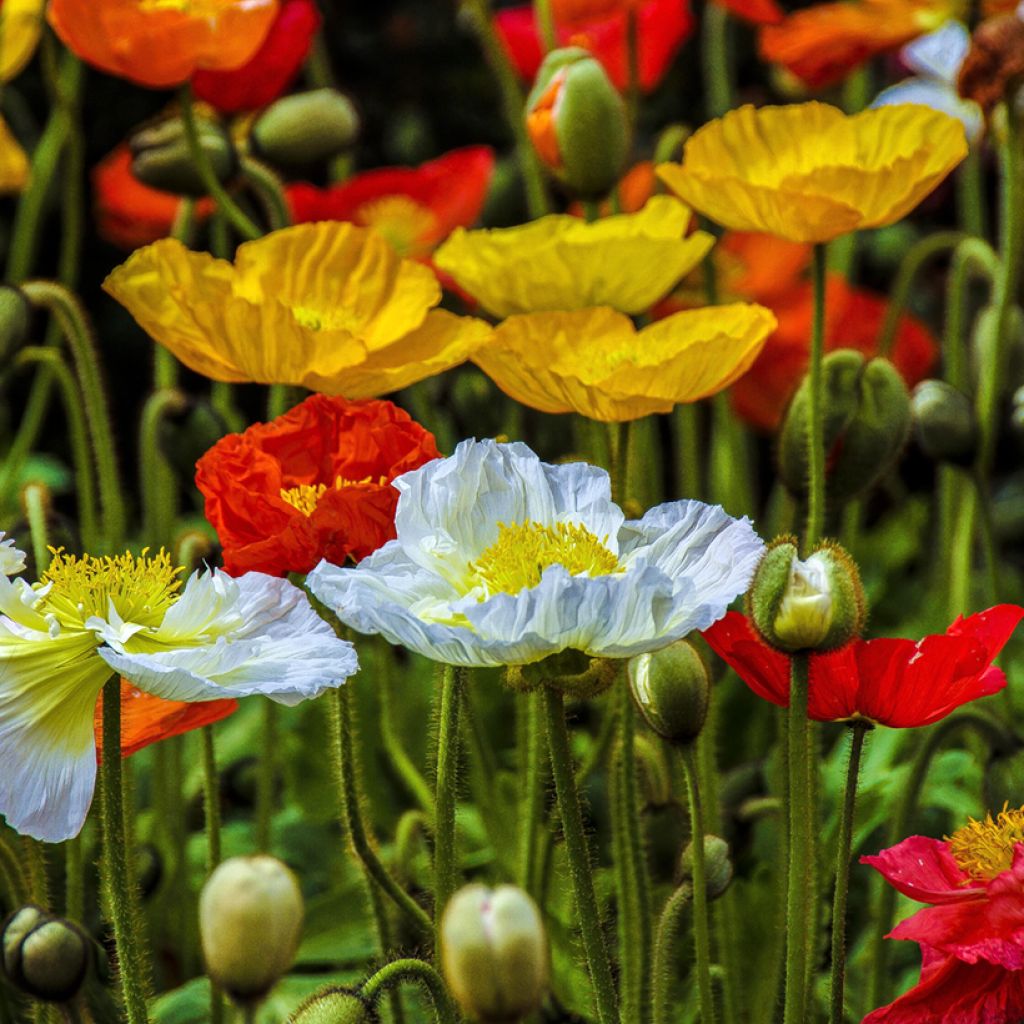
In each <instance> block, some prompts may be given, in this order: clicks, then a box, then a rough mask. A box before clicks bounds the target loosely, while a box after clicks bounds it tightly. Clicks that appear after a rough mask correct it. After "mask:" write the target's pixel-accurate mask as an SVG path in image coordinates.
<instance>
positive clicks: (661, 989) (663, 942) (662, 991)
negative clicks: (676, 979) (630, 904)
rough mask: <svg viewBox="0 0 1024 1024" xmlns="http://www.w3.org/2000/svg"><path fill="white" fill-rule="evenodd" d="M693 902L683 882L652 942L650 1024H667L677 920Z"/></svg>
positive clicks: (663, 914)
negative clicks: (651, 1011)
mask: <svg viewBox="0 0 1024 1024" xmlns="http://www.w3.org/2000/svg"><path fill="white" fill-rule="evenodd" d="M692 899H693V886H692V885H691V884H690V883H689V882H683V884H682V885H681V886H679V888H678V889H676V891H675V892H674V893H672V895H671V896H670V897H669V899H668V902H667V903H666V904H665V909H664V910H662V912H661V918H660V919H659V921H658V931H657V934H656V936H655V939H654V964H653V967H652V969H651V989H652V991H653V996H654V1009H653V1014H654V1016H653V1017H652V1021H653V1024H670V1021H669V995H670V993H669V982H670V981H671V980H672V977H673V970H672V955H673V953H674V949H673V946H674V945H675V938H676V933H677V932H678V930H679V919H680V918H681V917H682V915H683V911H684V910H686V908H687V907H688V906H689V905H690V901H691V900H692Z"/></svg>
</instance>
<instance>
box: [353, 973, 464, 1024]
mask: <svg viewBox="0 0 1024 1024" xmlns="http://www.w3.org/2000/svg"><path fill="white" fill-rule="evenodd" d="M407 981H414V982H416V983H417V984H419V985H421V986H422V987H423V988H424V989H425V990H426V992H427V994H428V995H429V996H430V1000H431V1002H432V1003H433V1004H434V1018H435V1020H436V1021H437V1022H438V1024H456V1022H457V1021H458V1019H459V1017H458V1014H457V1013H456V1012H455V1007H454V1006H453V1005H452V1001H451V999H450V998H449V996H448V990H447V988H446V987H445V984H444V981H443V980H442V978H441V975H440V974H438V973H437V971H436V970H434V968H433V967H431V966H430V964H428V963H427V962H426V961H425V960H416V959H412V958H409V959H406V960H393V961H392V962H391V963H389V964H385V965H384V966H383V967H381V968H380V970H378V971H377V972H376V973H374V974H372V975H371V976H370V977H369V978H367V979H366V981H364V982H363V984H362V985H361V986H360V990H359V992H360V995H361V996H362V997H363V998H364V999H367V1000H369V1001H370V1002H375V1001H376V1000H377V999H379V998H380V996H381V995H382V994H383V993H384V992H387V991H389V990H391V989H393V988H394V987H395V986H396V985H400V984H402V983H403V982H407Z"/></svg>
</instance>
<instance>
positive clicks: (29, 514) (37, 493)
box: [21, 484, 50, 576]
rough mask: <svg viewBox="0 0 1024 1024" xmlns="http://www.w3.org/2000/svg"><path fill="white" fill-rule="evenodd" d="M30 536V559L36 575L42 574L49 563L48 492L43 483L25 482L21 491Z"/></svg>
mask: <svg viewBox="0 0 1024 1024" xmlns="http://www.w3.org/2000/svg"><path fill="white" fill-rule="evenodd" d="M21 500H22V502H23V504H24V506H25V518H26V519H27V520H28V528H29V534H30V535H31V538H32V560H33V561H34V562H35V563H36V575H37V576H42V574H43V573H44V572H46V570H47V569H48V568H49V565H50V524H49V512H50V492H49V489H48V488H47V487H46V485H45V484H26V485H25V489H24V490H23V491H22V492H21Z"/></svg>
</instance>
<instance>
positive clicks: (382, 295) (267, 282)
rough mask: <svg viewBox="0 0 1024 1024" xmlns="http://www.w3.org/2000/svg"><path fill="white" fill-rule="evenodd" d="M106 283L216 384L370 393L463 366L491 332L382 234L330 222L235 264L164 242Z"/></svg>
mask: <svg viewBox="0 0 1024 1024" xmlns="http://www.w3.org/2000/svg"><path fill="white" fill-rule="evenodd" d="M103 287H104V288H105V289H106V291H107V292H108V293H109V294H111V295H113V296H114V298H115V299H117V300H118V302H120V303H121V304H122V305H123V306H125V308H127V310H128V311H129V312H130V313H131V314H132V315H133V316H134V317H135V319H136V320H137V321H138V322H139V324H140V325H141V326H142V327H143V328H144V329H145V330H146V331H147V332H148V333H149V334H150V336H151V337H153V338H154V339H155V340H156V341H158V342H159V343H160V344H161V345H163V346H165V347H166V348H168V349H169V350H170V351H171V352H173V353H174V355H175V356H176V357H177V358H178V359H179V360H180V361H181V362H183V363H184V364H185V365H186V366H188V367H189V368H190V369H192V370H195V371H196V372H197V373H202V374H204V375H205V376H207V377H211V378H212V379H213V380H221V381H229V382H242V381H254V382H256V383H261V384H301V385H302V386H303V387H308V388H309V389H310V390H313V391H321V392H324V393H325V394H335V395H336V394H343V395H345V396H346V397H348V398H371V397H374V396H376V395H381V394H386V393H387V392H389V391H396V390H398V389H399V388H404V387H406V386H408V385H409V384H414V383H415V382H416V381H419V380H424V379H425V378H427V377H431V376H433V375H434V374H437V373H441V372H442V371H444V370H447V369H449V368H451V367H452V366H456V365H458V364H459V363H462V362H464V361H465V360H466V359H467V358H468V357H469V355H470V354H471V353H472V352H473V350H474V349H475V348H477V347H478V346H479V345H480V344H482V343H483V342H484V341H486V340H487V339H488V338H489V337H490V334H491V328H490V326H489V325H488V324H485V323H484V322H483V321H481V320H474V319H473V318H471V317H460V316H456V315H455V314H453V313H449V312H447V311H446V310H440V309H434V308H433V307H435V306H436V305H437V304H438V303H439V302H440V301H441V286H440V284H438V281H437V278H436V277H435V276H434V273H433V272H432V271H431V270H430V269H429V268H428V267H425V266H423V265H422V264H420V263H415V262H413V261H412V260H403V259H402V258H401V257H400V256H399V255H398V254H397V253H396V252H395V251H394V249H392V247H391V246H390V245H388V243H387V242H386V241H384V239H383V238H381V237H380V236H379V235H378V234H377V233H376V232H374V231H368V230H367V229H365V228H358V227H355V226H354V225H352V224H341V223H338V222H336V221H324V222H322V223H319V224H298V225H296V226H295V227H291V228H285V229H284V230H283V231H275V232H272V233H271V234H269V235H266V236H265V237H264V238H261V239H259V240H257V241H254V242H245V243H243V244H242V245H240V246H239V247H238V251H237V253H236V254H235V261H234V263H229V262H228V261H227V260H220V259H214V258H213V257H212V256H210V255H209V254H208V253H205V252H190V251H189V250H188V249H186V248H185V246H184V245H182V244H181V243H180V242H179V241H177V240H176V239H173V238H165V239H162V240H161V241H159V242H154V243H153V244H152V245H148V246H146V247H145V248H144V249H138V250H136V252H134V253H132V255H131V256H130V257H129V258H128V260H127V261H126V262H125V263H123V264H122V265H121V266H120V267H117V268H115V269H114V271H113V272H112V273H111V274H110V275H109V276H108V277H107V279H106V281H105V282H104V285H103Z"/></svg>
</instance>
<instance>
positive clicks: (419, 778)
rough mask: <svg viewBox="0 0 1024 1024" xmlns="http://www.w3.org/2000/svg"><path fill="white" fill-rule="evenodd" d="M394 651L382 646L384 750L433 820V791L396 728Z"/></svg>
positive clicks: (405, 784)
mask: <svg viewBox="0 0 1024 1024" xmlns="http://www.w3.org/2000/svg"><path fill="white" fill-rule="evenodd" d="M391 658H392V654H391V650H390V648H386V649H385V648H383V647H382V648H381V649H380V659H379V661H378V666H379V668H378V672H379V677H380V695H381V701H380V705H381V711H380V731H381V738H382V739H383V742H384V752H385V753H386V754H387V756H388V760H389V761H390V762H391V767H392V768H394V770H395V774H396V775H397V776H398V778H399V779H400V780H401V782H402V784H403V785H404V786H405V788H406V790H407V791H408V793H409V795H410V796H411V797H412V798H413V799H414V800H415V801H416V803H417V805H418V806H419V807H420V809H421V810H422V811H423V812H424V814H426V815H427V817H428V818H429V819H431V820H433V818H434V794H433V793H432V792H431V790H430V786H429V785H428V784H427V780H426V779H425V778H424V777H423V775H422V774H421V772H420V770H419V769H418V768H417V767H416V765H415V764H414V763H413V760H412V758H411V757H409V755H408V754H407V753H406V751H405V747H404V746H403V745H402V739H401V737H400V736H399V734H398V730H397V729H396V727H395V715H394V708H395V691H394V688H393V687H392V685H391V684H392V672H391V667H392V666H391Z"/></svg>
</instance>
